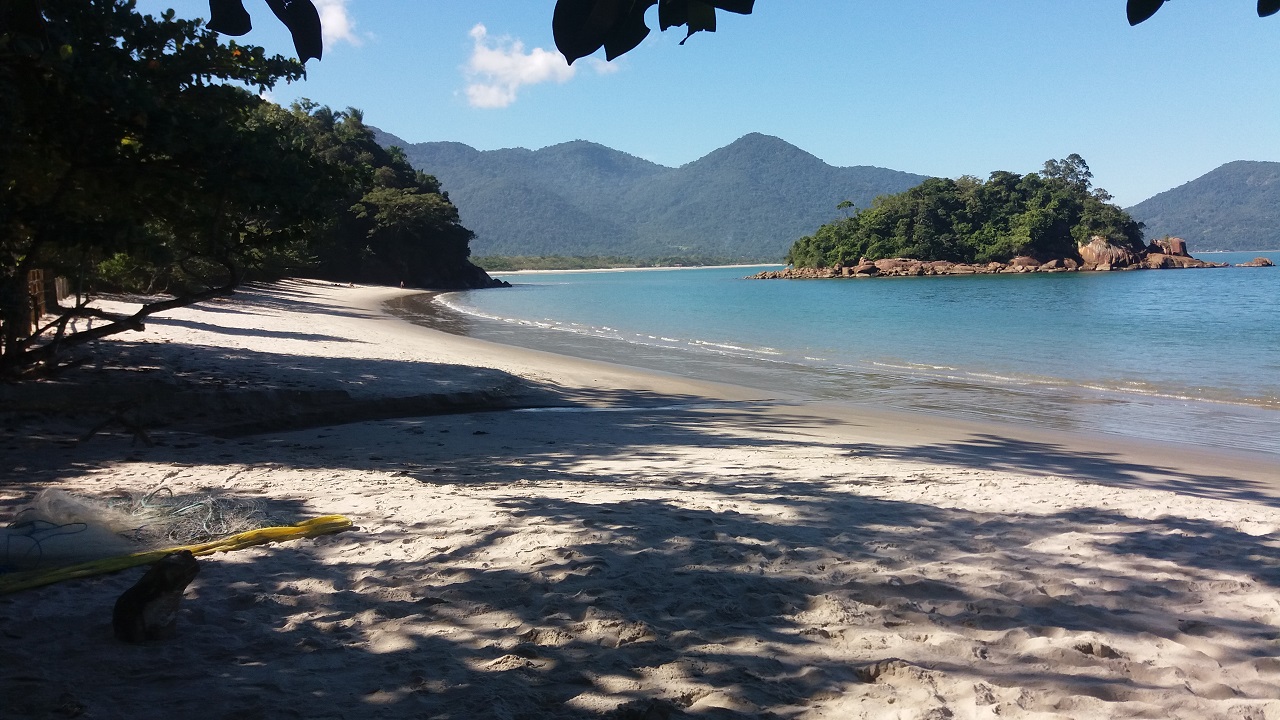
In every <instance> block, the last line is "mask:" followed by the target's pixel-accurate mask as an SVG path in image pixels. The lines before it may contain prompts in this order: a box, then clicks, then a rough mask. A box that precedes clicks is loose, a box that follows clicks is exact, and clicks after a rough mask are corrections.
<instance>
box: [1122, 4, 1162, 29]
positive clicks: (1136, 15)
mask: <svg viewBox="0 0 1280 720" xmlns="http://www.w3.org/2000/svg"><path fill="white" fill-rule="evenodd" d="M1161 5H1164V0H1129V5H1128V7H1127V8H1126V11H1127V12H1128V14H1129V24H1130V25H1137V24H1138V23H1140V22H1142V21H1144V20H1146V19H1147V18H1149V17H1151V16H1152V15H1155V14H1156V11H1157V10H1159V9H1160V6H1161Z"/></svg>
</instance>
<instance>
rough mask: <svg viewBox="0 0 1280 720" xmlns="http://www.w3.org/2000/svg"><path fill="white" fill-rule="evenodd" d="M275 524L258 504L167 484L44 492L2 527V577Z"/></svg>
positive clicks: (0, 529)
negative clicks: (112, 492) (181, 491)
mask: <svg viewBox="0 0 1280 720" xmlns="http://www.w3.org/2000/svg"><path fill="white" fill-rule="evenodd" d="M274 522H275V518H272V517H271V516H270V515H269V514H268V513H267V512H266V510H265V509H264V508H263V506H262V505H261V503H258V502H256V501H253V500H246V499H238V498H237V499H232V498H226V497H218V496H216V495H212V494H203V495H177V494H174V492H173V491H172V490H171V489H170V488H168V487H167V486H163V485H162V486H160V487H158V488H156V489H155V490H152V491H151V492H148V493H145V494H140V495H135V494H132V493H125V494H121V495H116V496H113V497H109V498H105V499H96V498H85V497H80V496H75V495H71V494H70V493H67V492H64V491H62V490H52V489H50V490H42V491H41V492H40V493H39V494H37V495H36V497H35V498H34V499H33V500H32V501H31V503H30V504H29V505H27V506H26V507H24V508H23V509H22V510H20V511H19V512H18V513H17V515H16V517H15V518H14V520H13V522H12V523H10V524H9V525H8V527H3V528H0V572H12V571H18V570H33V569H47V568H54V567H61V566H63V565H71V564H75V563H81V562H86V561H89V560H97V559H100V558H106V557H113V556H117V555H123V554H128V553H135V552H141V551H145V550H151V549H156V548H160V547H165V546H173V545H191V544H197V543H204V542H209V541H210V540H215V539H217V538H220V537H226V536H229V535H234V534H237V533H241V532H245V531H247V530H256V529H258V528H263V527H268V526H270V525H271V524H273V523H274Z"/></svg>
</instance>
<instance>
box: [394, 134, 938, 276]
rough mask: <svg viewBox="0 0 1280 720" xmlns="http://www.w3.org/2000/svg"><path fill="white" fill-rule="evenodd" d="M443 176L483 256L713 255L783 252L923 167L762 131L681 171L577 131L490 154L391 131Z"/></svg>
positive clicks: (901, 186)
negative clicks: (811, 147) (845, 161)
mask: <svg viewBox="0 0 1280 720" xmlns="http://www.w3.org/2000/svg"><path fill="white" fill-rule="evenodd" d="M379 142H381V143H382V144H384V145H398V146H400V147H402V148H403V149H404V150H405V153H406V155H407V156H408V158H409V161H410V162H411V163H412V164H413V165H414V167H416V168H417V169H419V170H422V171H424V172H427V173H430V174H432V175H435V176H436V177H437V178H439V180H440V182H441V183H442V185H443V186H444V187H445V188H447V189H448V190H449V197H450V199H451V200H452V201H453V202H454V203H455V204H456V205H457V206H458V210H459V212H460V214H461V217H462V224H463V225H465V226H466V227H468V228H470V229H471V230H473V231H475V233H476V239H475V240H474V241H473V242H472V245H471V247H472V250H473V252H474V254H475V255H482V256H483V255H611V256H630V257H636V258H652V257H664V256H673V255H703V256H714V257H721V258H734V259H741V260H773V261H777V260H781V258H782V257H783V256H784V255H786V252H787V249H788V248H789V247H790V246H791V243H792V242H793V241H795V239H796V238H798V237H801V236H802V235H806V234H808V233H811V232H813V229H814V228H815V227H818V226H819V225H821V224H823V223H826V222H829V221H831V220H832V219H834V218H836V217H839V216H840V212H839V211H838V210H837V209H836V205H837V204H839V203H840V202H841V201H843V200H850V201H852V202H853V203H854V204H855V205H857V206H858V207H866V206H867V205H869V204H870V203H871V200H872V199H873V198H875V197H876V196H877V195H885V194H891V193H898V192H902V191H903V190H906V189H907V188H909V187H912V186H914V185H917V184H919V183H920V182H921V181H923V180H924V179H925V176H923V175H913V174H911V173H905V172H898V171H896V170H886V169H884V168H877V167H867V166H861V167H833V166H831V165H828V164H827V163H825V162H823V161H822V160H820V159H818V158H817V157H814V156H813V155H810V154H809V153H807V152H804V151H803V150H801V149H799V148H797V147H795V146H793V145H790V144H788V143H786V142H784V141H782V140H780V139H778V138H775V137H770V136H768V135H761V134H758V133H753V134H750V135H747V136H745V137H742V138H740V139H739V140H737V141H735V142H733V143H732V144H730V145H728V146H726V147H723V148H720V149H719V150H716V151H714V152H712V153H710V154H709V155H707V156H706V157H703V158H701V159H699V160H696V161H694V162H691V163H688V164H687V165H684V166H682V167H679V168H670V167H666V166H663V165H658V164H656V163H652V162H649V161H647V160H643V159H641V158H637V157H635V156H633V155H628V154H627V153H624V152H620V151H618V150H613V149H611V148H608V147H605V146H603V145H598V144H596V143H591V142H586V141H582V140H577V141H573V142H567V143H562V144H560V145H553V146H551V147H547V148H543V149H541V150H526V149H523V148H515V149H506V150H488V151H480V150H476V149H474V148H472V147H469V146H467V145H463V144H461V143H450V142H432V143H418V144H408V143H406V142H404V141H403V140H401V139H399V138H397V137H395V136H394V135H389V134H386V133H383V134H381V135H380V136H379Z"/></svg>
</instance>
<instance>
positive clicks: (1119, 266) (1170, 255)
mask: <svg viewBox="0 0 1280 720" xmlns="http://www.w3.org/2000/svg"><path fill="white" fill-rule="evenodd" d="M1079 251H1080V258H1069V257H1067V258H1053V259H1050V260H1043V261H1042V260H1040V259H1038V258H1034V257H1030V256H1027V255H1020V256H1018V257H1015V258H1013V259H1012V260H1010V261H1009V262H1007V263H1002V262H989V263H975V264H967V263H953V262H950V261H947V260H915V259H912V258H885V259H882V260H868V259H867V258H862V259H860V260H859V261H858V263H857V264H856V265H852V266H848V265H835V266H833V267H824V268H804V267H801V268H786V269H785V270H768V271H765V272H762V273H757V274H755V275H752V276H751V279H753V280H783V279H789V280H817V279H824V278H841V277H845V278H847V277H912V276H919V275H994V274H997V273H1047V272H1076V271H1081V270H1084V271H1092V272H1109V271H1112V270H1159V269H1164V268H1210V267H1226V266H1227V263H1214V262H1207V261H1205V260H1198V259H1196V258H1193V257H1191V256H1190V255H1188V254H1186V243H1185V242H1183V241H1182V240H1180V239H1179V238H1165V239H1162V240H1157V241H1155V242H1153V243H1152V244H1151V245H1150V246H1149V247H1148V248H1147V251H1146V252H1145V253H1142V254H1140V253H1135V252H1134V251H1132V250H1129V249H1126V248H1122V247H1118V246H1116V245H1114V244H1112V243H1110V242H1109V241H1108V240H1107V239H1106V238H1104V237H1101V236H1094V238H1093V239H1092V240H1090V241H1089V242H1088V243H1087V244H1084V245H1081V246H1079ZM1082 261H1083V262H1082ZM1269 265H1272V262H1271V261H1270V260H1268V259H1266V258H1264V257H1260V258H1256V259H1255V260H1253V262H1249V263H1241V264H1240V267H1266V266H1269Z"/></svg>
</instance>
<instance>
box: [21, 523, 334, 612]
mask: <svg viewBox="0 0 1280 720" xmlns="http://www.w3.org/2000/svg"><path fill="white" fill-rule="evenodd" d="M349 527H351V520H349V519H347V518H346V517H343V516H342V515H324V516H322V517H318V518H312V519H310V520H304V521H302V522H300V523H298V524H297V525H289V526H286V527H268V528H259V529H258V530H249V531H248V532H242V533H237V534H235V535H228V536H227V537H224V538H221V539H219V540H214V541H212V542H207V543H201V544H199V545H182V546H179V547H172V548H166V549H164V550H148V551H146V552H139V553H133V554H131V555H120V556H118V557H113V558H104V559H102V560H92V561H90V562H84V563H79V564H77V565H67V566H66V567H60V568H53V569H51V570H30V571H27V572H18V573H9V574H6V575H0V595H7V594H9V593H14V592H18V591H19V590H28V589H30V588H34V587H41V586H43V585H52V584H53V583H56V582H62V581H63V580H74V579H76V578H82V577H90V576H93V575H102V574H104V573H110V572H118V571H120V570H126V569H128V568H131V567H137V566H138V565H149V564H151V563H154V562H155V561H157V560H159V559H160V558H162V557H164V556H165V555H168V554H169V553H172V552H177V551H179V550H190V551H191V554H192V555H212V554H213V553H216V552H231V551H233V550H243V549H244V548H247V547H252V546H254V545H262V544H265V543H269V542H284V541H285V540H297V539H299V538H307V537H315V536H317V535H328V534H329V533H335V532H339V531H342V530H346V529H347V528H349Z"/></svg>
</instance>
